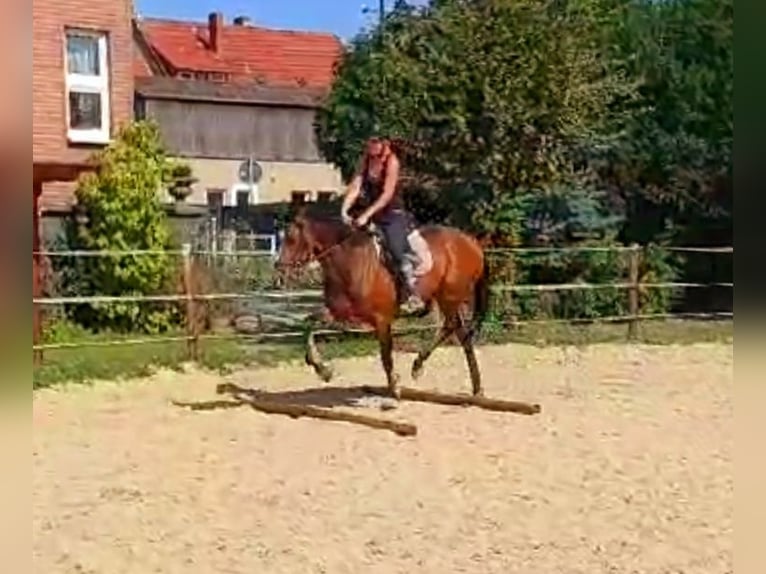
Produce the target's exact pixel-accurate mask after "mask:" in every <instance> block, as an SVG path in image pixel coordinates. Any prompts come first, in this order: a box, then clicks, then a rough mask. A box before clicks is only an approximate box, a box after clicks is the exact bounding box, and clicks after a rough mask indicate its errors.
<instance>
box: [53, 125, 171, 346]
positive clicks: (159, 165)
mask: <svg viewBox="0 0 766 574" xmlns="http://www.w3.org/2000/svg"><path fill="white" fill-rule="evenodd" d="M94 159H95V160H96V162H97V163H98V166H99V168H98V171H97V172H96V173H93V174H87V175H86V176H84V177H82V178H81V179H80V181H79V183H78V187H77V190H76V192H75V196H76V198H77V210H78V212H79V213H80V214H83V215H84V216H85V218H86V220H85V221H84V222H77V221H74V220H73V221H70V222H68V224H67V225H66V231H65V243H66V246H67V247H68V248H69V249H77V250H109V251H125V250H157V251H162V250H165V249H168V248H169V247H170V243H171V241H170V231H169V228H168V225H167V221H166V216H165V212H164V209H163V207H162V205H161V203H160V199H159V191H160V190H161V188H162V185H163V181H164V180H165V179H166V178H167V173H168V169H169V168H170V164H169V162H168V160H167V158H166V155H165V152H164V150H163V148H162V145H161V142H160V137H159V130H158V128H157V126H156V125H155V124H154V123H151V122H136V123H133V124H130V125H128V126H126V127H124V128H122V129H121V130H120V133H119V134H118V136H117V138H116V139H115V141H114V142H113V143H112V144H110V145H109V146H108V147H107V148H106V149H104V150H103V151H101V152H99V153H97V154H96V156H95V158H94ZM59 265H61V262H59ZM64 265H65V267H62V268H60V269H58V270H57V271H58V272H59V275H60V281H61V284H62V288H63V290H64V291H65V292H66V293H68V294H77V295H84V294H93V295H111V296H121V295H122V296H124V295H151V294H158V293H163V292H164V293H168V292H173V291H174V289H173V287H174V285H173V282H174V281H173V280H174V279H175V276H174V270H175V266H174V262H173V260H172V259H171V258H170V256H168V255H166V254H156V255H130V256H109V257H89V258H78V259H77V260H76V261H67V262H64ZM68 313H69V315H70V317H71V319H72V320H74V321H75V322H76V323H78V324H80V325H82V326H84V327H86V328H88V329H91V330H104V329H108V330H112V331H116V332H127V331H144V332H160V331H164V330H167V329H168V328H170V327H171V326H172V325H173V324H174V323H176V322H177V321H178V319H179V314H178V310H177V309H176V306H174V305H167V304H151V303H143V302H141V303H129V302H126V303H118V304H96V305H76V306H72V307H70V308H69V309H68Z"/></svg>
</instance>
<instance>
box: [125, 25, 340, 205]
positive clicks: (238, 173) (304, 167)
mask: <svg viewBox="0 0 766 574" xmlns="http://www.w3.org/2000/svg"><path fill="white" fill-rule="evenodd" d="M134 40H135V43H134V53H135V61H134V65H133V69H134V73H135V90H136V115H137V117H140V118H153V119H154V120H156V121H157V122H158V124H159V126H160V130H161V132H162V135H163V139H164V141H165V144H166V146H167V148H168V150H169V151H170V152H171V153H172V154H173V155H174V156H176V157H179V158H183V160H184V161H186V162H187V163H189V164H190V165H191V167H192V170H193V173H194V176H195V177H196V178H198V182H197V183H196V184H195V186H194V188H193V193H192V194H191V195H190V196H189V197H188V198H187V199H186V202H187V203H190V204H194V205H200V206H202V205H207V206H209V208H210V209H211V210H212V211H214V212H216V213H221V212H222V211H224V210H226V208H230V209H229V211H235V212H237V211H240V212H247V211H249V210H250V207H252V206H264V205H274V204H277V203H280V202H286V201H290V200H293V201H306V200H317V199H319V200H322V199H326V198H329V197H330V196H331V195H333V194H334V193H336V192H337V191H338V190H339V189H340V187H341V185H342V182H341V176H340V173H339V171H338V170H337V169H335V168H334V167H333V166H332V165H330V164H328V163H326V162H325V161H323V160H322V158H321V156H320V153H319V150H318V148H317V143H316V141H315V136H314V120H315V114H316V110H317V108H318V106H319V105H320V103H321V101H322V98H323V97H324V96H325V95H326V94H327V92H328V90H329V89H330V86H331V84H332V79H333V74H334V66H335V64H336V62H337V61H338V59H339V58H340V56H341V52H342V44H341V42H340V40H339V39H338V38H337V37H335V36H333V35H331V34H322V33H313V32H298V31H286V30H274V29H268V28H263V27H259V26H255V25H253V24H252V23H251V22H250V20H248V19H247V18H245V17H238V18H235V19H234V20H233V22H232V23H231V24H228V23H226V22H225V21H224V17H223V15H222V14H221V13H219V12H215V13H212V14H210V16H209V18H208V21H207V22H186V21H173V20H158V19H151V18H137V19H136V20H135V22H134ZM168 200H169V201H170V198H168ZM219 219H220V218H219Z"/></svg>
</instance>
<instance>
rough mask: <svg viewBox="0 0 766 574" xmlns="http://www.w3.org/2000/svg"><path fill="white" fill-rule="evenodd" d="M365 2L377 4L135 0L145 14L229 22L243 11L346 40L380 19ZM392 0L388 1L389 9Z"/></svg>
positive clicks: (258, 19) (357, 0) (359, 0)
mask: <svg viewBox="0 0 766 574" xmlns="http://www.w3.org/2000/svg"><path fill="white" fill-rule="evenodd" d="M365 3H367V4H368V5H370V6H372V7H374V8H377V6H378V0H257V1H254V0H250V1H247V0H135V5H136V10H137V11H138V13H139V14H141V15H142V16H145V17H151V16H154V17H162V18H179V19H182V20H205V19H207V15H208V14H209V13H210V12H212V11H215V10H220V11H221V12H223V14H224V17H225V18H226V21H227V22H231V19H232V18H233V17H234V16H236V15H239V14H242V15H247V16H250V18H251V19H252V20H253V23H255V24H260V25H263V26H266V27H273V28H289V29H296V30H315V31H324V32H331V33H334V34H336V35H338V36H340V37H341V38H343V39H350V38H352V37H353V36H354V34H356V33H357V32H358V31H359V30H360V29H361V28H362V27H365V26H366V25H369V24H370V23H371V22H373V21H375V19H376V18H377V14H363V13H362V6H364V4H365ZM393 3H394V0H386V6H387V7H388V8H390V7H391V6H393Z"/></svg>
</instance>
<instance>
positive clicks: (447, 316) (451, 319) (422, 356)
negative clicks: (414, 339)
mask: <svg viewBox="0 0 766 574" xmlns="http://www.w3.org/2000/svg"><path fill="white" fill-rule="evenodd" d="M457 327H458V315H457V312H455V311H450V312H449V313H447V312H446V311H445V312H444V322H443V323H442V326H441V329H440V330H439V333H438V334H437V335H436V337H435V338H434V340H433V341H431V343H429V345H428V347H426V348H425V349H423V350H422V351H420V352H419V353H418V356H417V357H415V361H414V362H413V363H412V378H413V379H418V378H420V376H421V375H422V374H423V367H424V366H425V363H426V361H427V360H428V358H429V357H430V356H431V355H432V354H433V352H434V351H435V350H436V349H437V347H439V345H441V344H442V343H444V342H445V341H446V340H447V339H449V338H450V337H451V336H452V335H453V334H454V333H455V330H456V329H457Z"/></svg>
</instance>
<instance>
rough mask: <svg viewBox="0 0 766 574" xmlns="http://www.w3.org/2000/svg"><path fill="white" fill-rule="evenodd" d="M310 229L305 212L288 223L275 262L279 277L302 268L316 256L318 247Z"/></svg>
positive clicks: (309, 222)
mask: <svg viewBox="0 0 766 574" xmlns="http://www.w3.org/2000/svg"><path fill="white" fill-rule="evenodd" d="M312 227H313V226H312V225H311V220H310V219H309V218H308V216H307V215H306V214H305V212H300V213H298V215H297V216H296V217H295V219H293V221H292V222H290V225H289V226H288V228H287V231H286V232H285V236H284V238H283V240H282V245H281V247H280V249H279V255H278V257H277V261H276V268H277V272H278V273H279V274H280V275H284V274H285V273H286V272H289V271H290V270H293V269H297V268H300V267H303V266H304V265H306V264H308V263H309V262H310V261H311V260H312V259H313V258H314V257H315V256H316V255H317V253H318V251H319V249H320V246H319V243H318V241H317V238H316V237H315V234H314V231H313V229H312Z"/></svg>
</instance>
